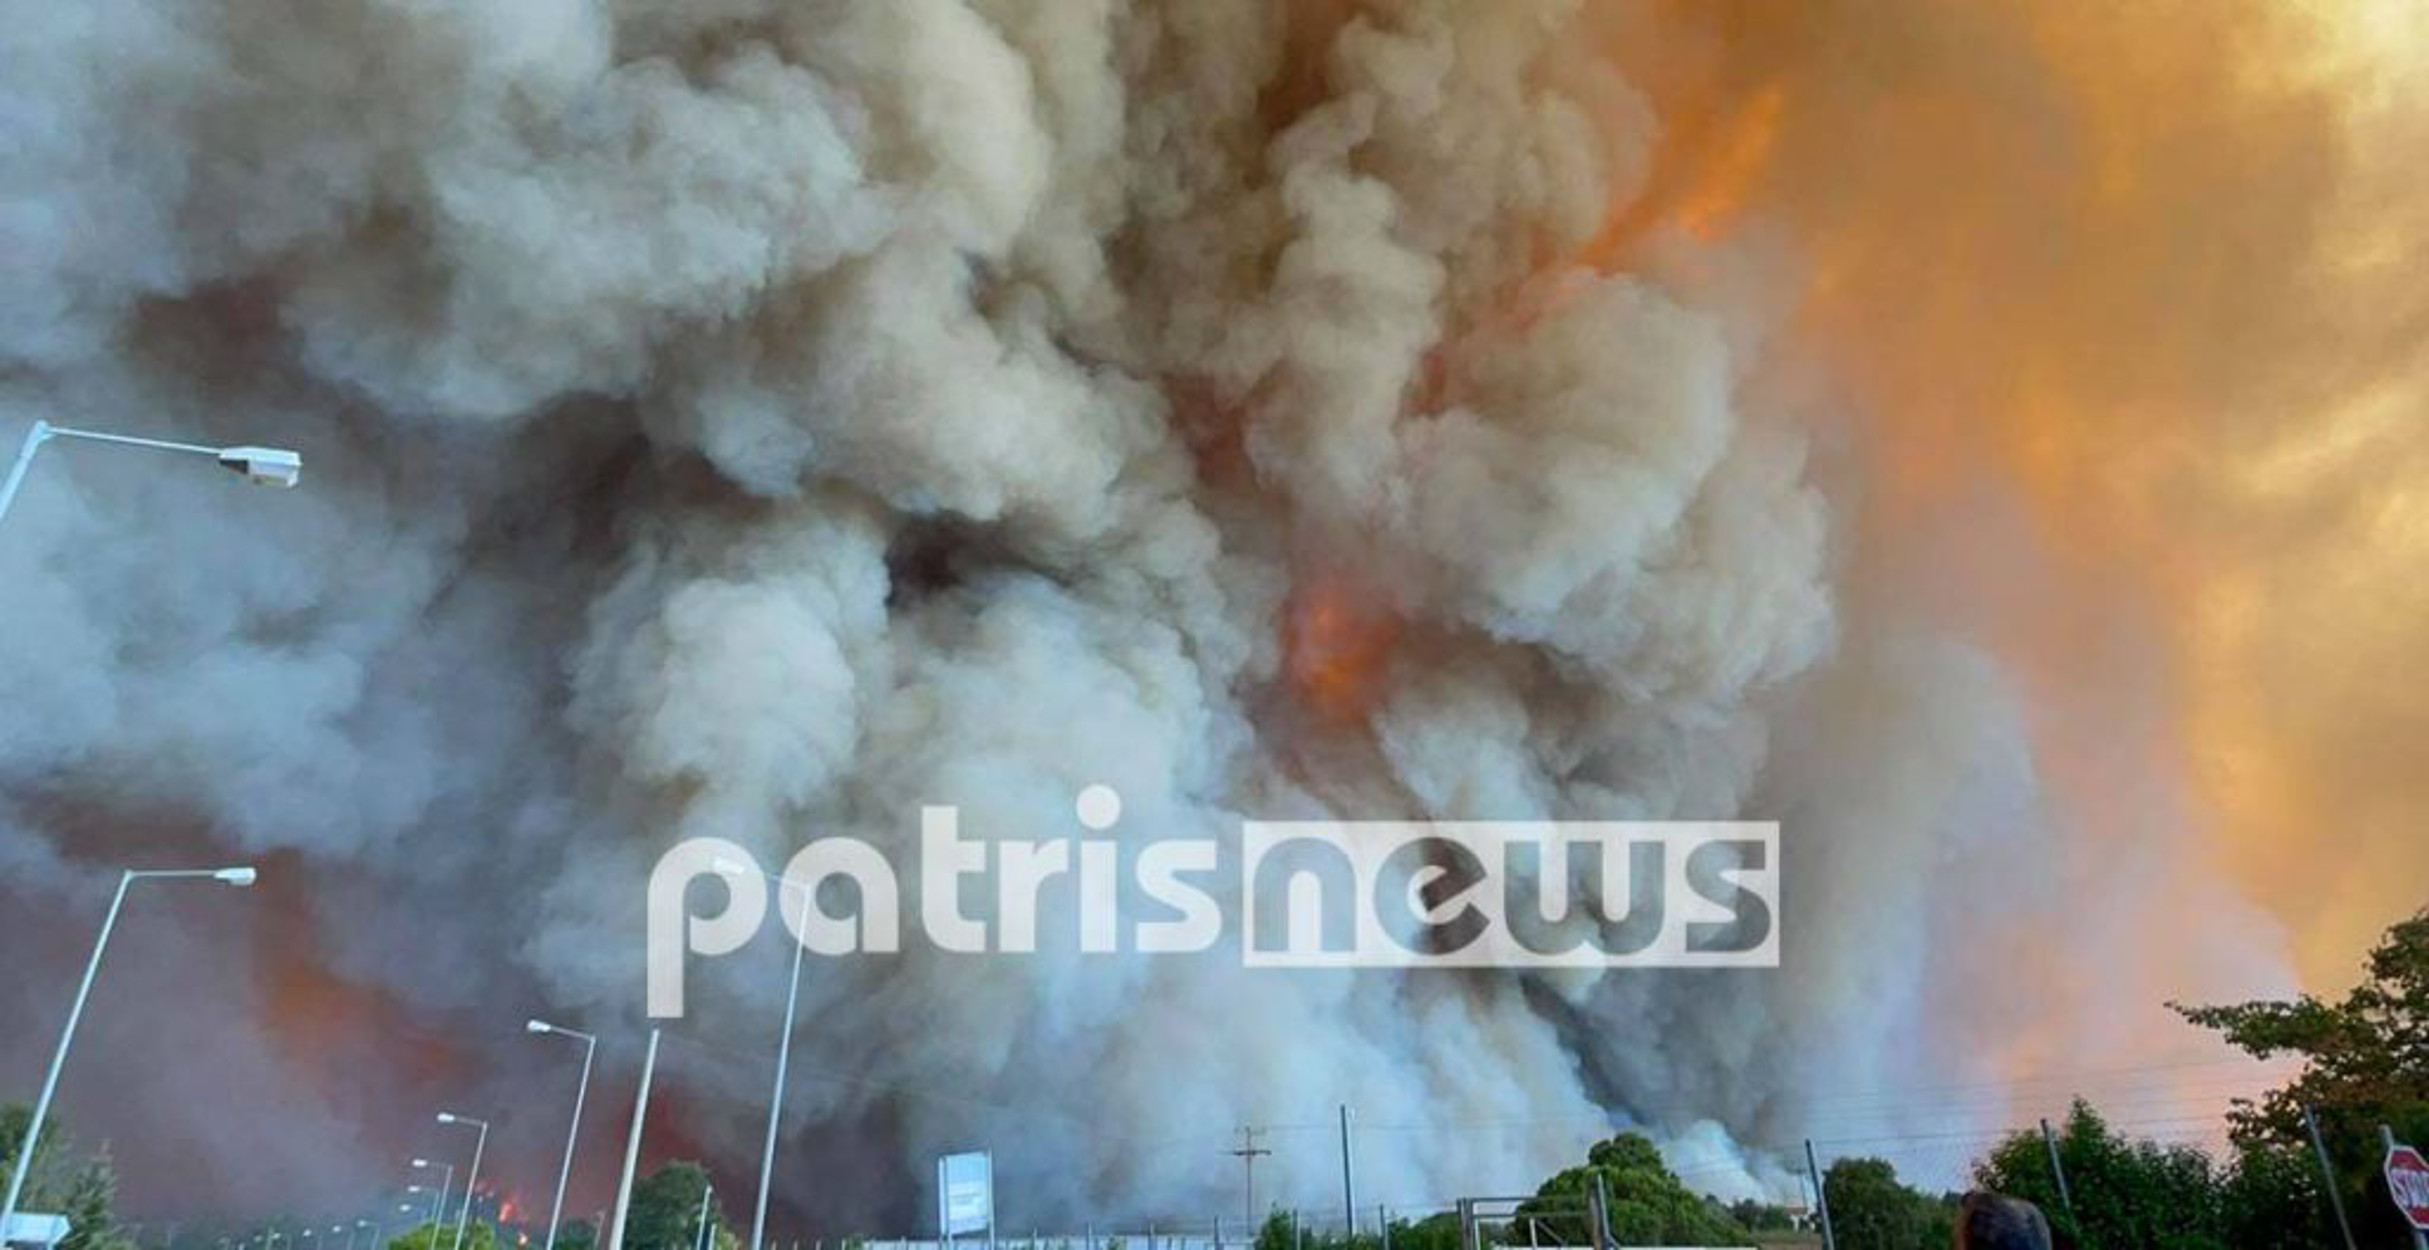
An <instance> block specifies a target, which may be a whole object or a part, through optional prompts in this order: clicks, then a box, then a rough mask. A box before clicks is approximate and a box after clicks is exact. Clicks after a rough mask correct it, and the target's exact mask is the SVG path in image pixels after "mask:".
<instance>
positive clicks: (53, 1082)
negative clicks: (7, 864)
mask: <svg viewBox="0 0 2429 1250" xmlns="http://www.w3.org/2000/svg"><path fill="white" fill-rule="evenodd" d="M34 426H35V429H37V430H40V431H44V432H45V436H46V437H47V432H48V430H49V427H48V426H46V425H44V424H42V423H41V422H39V421H37V422H35V423H34ZM39 445H40V442H39V440H37V439H36V438H35V437H34V436H33V435H32V434H28V435H26V443H25V450H24V451H23V452H22V453H20V454H19V456H18V460H17V467H16V469H15V470H14V471H13V472H12V473H11V474H10V476H9V482H8V490H9V492H10V493H14V492H15V491H16V489H17V479H18V478H19V477H22V476H24V474H25V462H26V461H28V460H30V459H32V458H33V455H34V448H35V447H37V446H39ZM7 503H8V498H7V496H6V495H0V509H4V508H5V507H6V506H7ZM134 883H135V874H134V873H133V872H124V873H120V874H119V876H118V893H116V894H115V895H112V896H111V898H110V911H109V914H108V915H106V916H104V917H102V919H101V936H100V937H97V938H95V939H93V957H92V958H91V959H88V960H86V961H85V964H84V980H83V981H82V982H81V983H79V984H78V985H77V986H76V1002H75V1005H73V1006H71V1007H69V1008H68V1011H67V1027H66V1028H64V1029H61V1030H59V1049H57V1050H55V1051H52V1052H51V1067H50V1071H49V1072H47V1073H45V1074H43V1077H42V1095H41V1096H40V1097H38V1098H36V1099H35V1100H34V1118H33V1119H31V1120H28V1121H26V1125H25V1141H24V1143H23V1144H21V1145H19V1146H18V1147H17V1166H16V1168H15V1169H14V1170H12V1171H11V1172H10V1173H9V1177H8V1197H7V1199H6V1200H5V1201H0V1229H6V1228H7V1227H8V1226H9V1225H11V1224H14V1223H16V1222H17V1200H18V1199H19V1198H21V1197H23V1196H24V1194H25V1178H26V1176H27V1175H28V1174H30V1173H31V1172H32V1171H33V1170H34V1155H35V1154H36V1153H37V1152H38V1151H39V1149H40V1148H41V1145H42V1122H43V1120H44V1119H45V1118H46V1117H48V1116H49V1115H50V1113H51V1096H52V1095H53V1094H56V1093H58V1092H59V1070H60V1069H61V1068H63V1067H66V1066H67V1051H68V1047H69V1045H71V1044H72V1043H74V1042H75V1040H76V1025H77V1022H79V1021H81V1020H83V1019H84V1001H85V999H87V998H89V997H91V996H92V993H93V975H94V974H95V973H97V972H99V971H101V952H102V951H103V950H104V949H106V948H107V947H108V946H109V944H110V930H112V929H114V928H116V927H117V926H118V911H119V909H120V908H122V907H124V906H126V901H127V887H128V886H130V885H133V884H134Z"/></svg>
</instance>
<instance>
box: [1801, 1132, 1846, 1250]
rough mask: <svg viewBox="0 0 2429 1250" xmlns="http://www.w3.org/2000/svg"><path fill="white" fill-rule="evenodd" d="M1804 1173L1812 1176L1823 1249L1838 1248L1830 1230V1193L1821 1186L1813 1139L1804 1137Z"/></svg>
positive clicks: (1836, 1240) (1819, 1168) (1820, 1169)
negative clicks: (1820, 1220)
mask: <svg viewBox="0 0 2429 1250" xmlns="http://www.w3.org/2000/svg"><path fill="white" fill-rule="evenodd" d="M1805 1173H1806V1175H1808V1176H1811V1177H1812V1178H1813V1205H1814V1209H1815V1210H1817V1211H1819V1212H1821V1215H1822V1246H1823V1250H1839V1239H1838V1238H1837V1237H1836V1236H1835V1235H1833V1234H1832V1233H1831V1231H1830V1194H1829V1192H1828V1191H1826V1190H1824V1189H1823V1188H1822V1165H1821V1164H1819V1163H1817V1162H1815V1161H1814V1158H1813V1139H1812V1138H1810V1137H1808V1138H1806V1139H1805Z"/></svg>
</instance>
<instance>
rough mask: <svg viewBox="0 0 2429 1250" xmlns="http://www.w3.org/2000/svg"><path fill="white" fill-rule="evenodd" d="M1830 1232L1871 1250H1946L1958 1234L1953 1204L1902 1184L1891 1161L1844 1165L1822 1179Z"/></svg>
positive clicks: (1857, 1161)
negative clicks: (1828, 1213) (1828, 1207)
mask: <svg viewBox="0 0 2429 1250" xmlns="http://www.w3.org/2000/svg"><path fill="white" fill-rule="evenodd" d="M1822 1194H1823V1196H1824V1197H1825V1198H1827V1199H1828V1200H1829V1204H1830V1230H1831V1232H1832V1233H1833V1234H1834V1235H1835V1236H1836V1237H1837V1238H1838V1240H1839V1241H1840V1242H1841V1243H1842V1244H1844V1245H1847V1246H1862V1247H1864V1248H1865V1250H1941V1247H1944V1246H1946V1245H1947V1244H1948V1242H1949V1239H1950V1237H1951V1236H1952V1235H1953V1234H1954V1232H1955V1223H1956V1217H1955V1213H1954V1212H1952V1211H1951V1210H1950V1209H1949V1207H1948V1204H1946V1203H1944V1202H1942V1201H1940V1200H1939V1199H1937V1198H1934V1197H1932V1196H1930V1195H1928V1194H1925V1193H1922V1192H1921V1191H1919V1190H1914V1189H1909V1188H1907V1187H1906V1186H1905V1185H1903V1184H1900V1183H1899V1182H1898V1173H1897V1170H1896V1169H1895V1168H1892V1167H1891V1166H1890V1165H1889V1161H1888V1160H1887V1159H1841V1160H1839V1161H1838V1162H1836V1163H1833V1164H1831V1165H1830V1168H1829V1170H1828V1171H1826V1172H1824V1173H1823V1174H1822Z"/></svg>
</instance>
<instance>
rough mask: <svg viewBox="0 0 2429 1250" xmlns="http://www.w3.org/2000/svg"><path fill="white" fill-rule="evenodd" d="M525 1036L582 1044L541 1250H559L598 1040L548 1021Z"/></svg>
mask: <svg viewBox="0 0 2429 1250" xmlns="http://www.w3.org/2000/svg"><path fill="white" fill-rule="evenodd" d="M523 1028H524V1030H525V1031H526V1032H531V1033H553V1034H555V1035H557V1036H558V1037H570V1038H573V1039H574V1040H576V1041H578V1042H580V1043H582V1083H581V1084H579V1085H576V1086H574V1118H573V1123H572V1124H570V1125H567V1126H566V1129H565V1162H564V1163H562V1164H560V1165H559V1166H558V1168H557V1197H556V1201H554V1202H551V1203H550V1204H548V1242H547V1244H546V1245H545V1246H544V1247H542V1250H557V1217H558V1216H559V1215H560V1214H562V1213H563V1212H564V1210H565V1179H566V1178H567V1177H569V1176H571V1175H573V1170H574V1138H575V1136H576V1135H577V1134H579V1133H580V1132H581V1131H582V1099H583V1098H584V1097H585V1096H587V1095H588V1094H589V1093H590V1061H591V1057H592V1056H594V1055H596V1054H597V1053H598V1051H599V1039H598V1038H596V1037H593V1036H591V1035H590V1034H588V1033H583V1032H579V1031H577V1030H574V1029H567V1028H560V1027H558V1026H556V1025H553V1024H550V1023H548V1022H547V1021H545V1020H532V1021H528V1022H526V1023H525V1024H524V1025H523Z"/></svg>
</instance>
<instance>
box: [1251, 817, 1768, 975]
mask: <svg viewBox="0 0 2429 1250" xmlns="http://www.w3.org/2000/svg"><path fill="white" fill-rule="evenodd" d="M1779 843H1780V838H1779V825H1778V824H1776V823H1757V822H1736V821H1714V822H1624V821H1613V822H1588V821H1534V822H1529V821H1478V822H1447V823H1446V822H1402V821H1355V822H1339V821H1314V822H1266V821H1251V822H1249V823H1248V824H1247V825H1246V827H1245V829H1244V830H1243V838H1242V863H1243V876H1242V883H1241V889H1242V904H1243V910H1244V911H1245V912H1246V914H1247V916H1248V923H1247V924H1245V925H1243V926H1242V927H1241V929H1242V932H1241V937H1242V939H1243V940H1242V945H1241V961H1242V962H1243V963H1244V964H1246V965H1247V966H1249V967H1251V968H1414V967H1459V968H1577V967H1596V968H1610V967H1655V968H1776V967H1778V966H1779V962H1780V934H1779V910H1778V909H1779V873H1780V870H1779Z"/></svg>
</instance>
